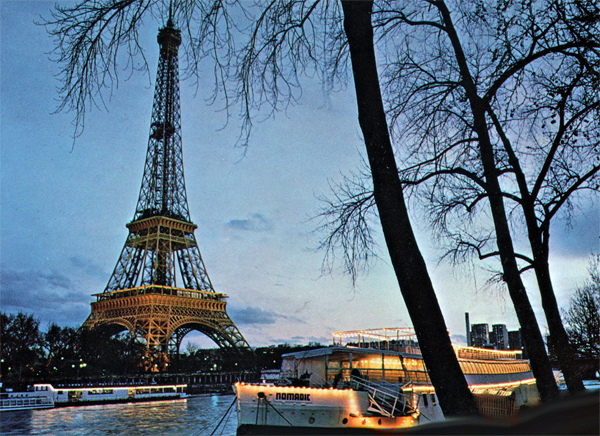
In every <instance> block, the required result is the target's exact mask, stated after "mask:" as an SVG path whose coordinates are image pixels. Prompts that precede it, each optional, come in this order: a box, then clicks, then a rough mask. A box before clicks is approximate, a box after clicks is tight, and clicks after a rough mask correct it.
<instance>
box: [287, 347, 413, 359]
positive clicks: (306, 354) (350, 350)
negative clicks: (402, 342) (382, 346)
mask: <svg viewBox="0 0 600 436" xmlns="http://www.w3.org/2000/svg"><path fill="white" fill-rule="evenodd" d="M332 354H363V355H373V354H377V355H379V356H381V355H382V354H384V355H389V356H402V357H412V358H414V359H423V356H422V355H421V354H415V353H405V352H402V351H394V350H378V349H376V348H360V347H348V346H346V347H336V346H333V347H324V348H315V349H313V350H306V351H296V352H293V353H286V354H283V355H282V356H281V357H282V358H283V359H308V358H313V357H323V356H330V355H332Z"/></svg>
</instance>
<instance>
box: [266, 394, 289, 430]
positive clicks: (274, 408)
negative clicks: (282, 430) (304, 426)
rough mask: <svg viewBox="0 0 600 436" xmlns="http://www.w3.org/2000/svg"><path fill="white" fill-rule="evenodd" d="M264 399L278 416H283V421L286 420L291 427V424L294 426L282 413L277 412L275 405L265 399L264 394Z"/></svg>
mask: <svg viewBox="0 0 600 436" xmlns="http://www.w3.org/2000/svg"><path fill="white" fill-rule="evenodd" d="M264 400H265V402H266V403H267V404H268V405H269V406H271V407H272V408H273V410H274V411H275V412H277V414H278V415H279V416H281V417H282V418H283V420H284V421H285V422H287V423H288V424H289V425H290V427H293V426H294V424H292V423H291V422H289V421H288V420H287V419H286V418H285V416H283V415H282V414H281V413H280V412H279V410H277V408H276V407H275V406H273V405H272V404H271V402H270V401H269V400H267V397H266V396H265V397H264Z"/></svg>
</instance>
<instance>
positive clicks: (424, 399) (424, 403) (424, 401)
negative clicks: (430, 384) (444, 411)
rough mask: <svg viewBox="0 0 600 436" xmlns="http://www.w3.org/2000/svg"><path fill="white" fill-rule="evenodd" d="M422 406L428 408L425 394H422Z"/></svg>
mask: <svg viewBox="0 0 600 436" xmlns="http://www.w3.org/2000/svg"><path fill="white" fill-rule="evenodd" d="M423 405H424V406H425V407H428V406H429V404H427V394H423Z"/></svg>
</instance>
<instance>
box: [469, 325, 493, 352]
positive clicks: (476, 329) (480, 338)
mask: <svg viewBox="0 0 600 436" xmlns="http://www.w3.org/2000/svg"><path fill="white" fill-rule="evenodd" d="M489 342H490V337H489V326H488V325H487V324H473V325H472V326H471V346H473V347H484V346H486V345H488V344H489Z"/></svg>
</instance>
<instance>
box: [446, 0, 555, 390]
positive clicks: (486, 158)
mask: <svg viewBox="0 0 600 436" xmlns="http://www.w3.org/2000/svg"><path fill="white" fill-rule="evenodd" d="M435 5H436V6H437V7H438V9H439V10H440V12H441V14H442V18H443V21H444V26H445V30H446V31H447V32H448V36H449V38H450V41H451V43H452V46H453V48H454V51H455V55H456V60H457V62H458V66H459V68H460V72H461V76H462V80H463V87H464V89H465V92H466V96H467V98H468V99H469V102H470V104H471V112H472V114H473V124H474V126H473V129H474V130H475V132H476V133H477V135H478V143H479V150H480V153H481V161H482V164H483V168H484V171H485V181H486V184H487V189H486V191H487V192H488V195H489V202H490V208H491V212H492V218H493V221H494V227H495V229H496V240H497V244H498V251H499V253H500V260H501V262H502V269H503V271H504V281H505V282H506V285H507V287H508V292H509V294H510V297H511V299H512V301H513V305H514V307H515V312H516V314H517V318H518V320H519V324H520V325H521V332H522V334H523V339H524V340H525V343H526V345H527V351H528V352H529V360H530V362H531V369H532V370H533V374H534V376H535V378H536V382H537V387H538V390H539V392H540V396H541V398H542V400H543V401H547V400H549V399H551V398H553V397H556V396H558V387H557V386H556V381H555V379H554V375H553V373H552V366H551V365H550V360H549V359H548V354H547V353H546V348H545V346H544V339H543V338H542V334H541V332H540V329H539V326H538V323H537V320H536V318H535V313H534V312H533V308H532V307H531V303H530V301H529V297H528V296H527V291H526V290H525V286H524V285H523V281H522V280H521V274H520V272H519V267H518V265H517V260H516V257H515V251H514V246H513V243H512V238H511V235H510V228H509V226H508V220H507V218H506V210H505V208H504V200H503V196H502V191H501V189H500V183H499V181H498V175H497V168H496V164H495V157H494V149H493V146H492V143H491V140H490V137H489V132H488V127H487V123H486V119H485V110H486V106H485V104H484V102H483V101H482V100H481V98H480V97H479V95H478V94H477V89H476V87H475V84H474V82H473V79H472V77H471V75H470V72H469V67H468V65H467V61H466V58H465V55H464V53H463V51H462V46H461V44H460V41H459V38H458V35H457V34H456V31H455V30H454V25H453V23H452V19H451V17H450V12H449V11H448V8H447V7H446V4H445V2H443V1H436V2H435Z"/></svg>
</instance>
